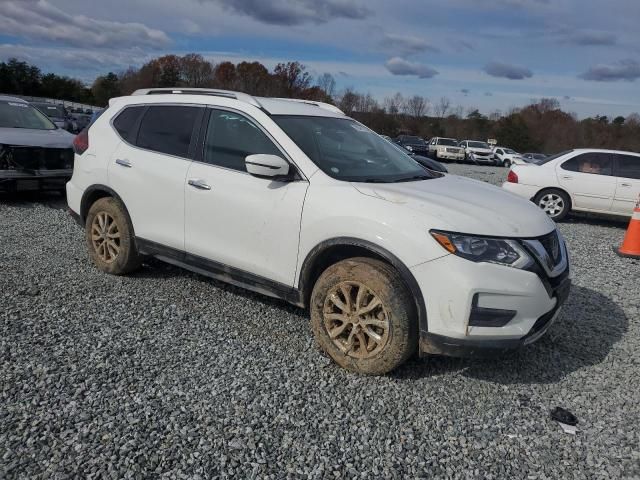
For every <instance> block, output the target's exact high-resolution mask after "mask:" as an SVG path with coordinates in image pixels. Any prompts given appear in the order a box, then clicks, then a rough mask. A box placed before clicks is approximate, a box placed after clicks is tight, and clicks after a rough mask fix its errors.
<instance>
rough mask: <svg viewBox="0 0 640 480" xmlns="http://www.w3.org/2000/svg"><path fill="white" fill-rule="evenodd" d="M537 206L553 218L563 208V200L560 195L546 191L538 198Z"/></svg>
mask: <svg viewBox="0 0 640 480" xmlns="http://www.w3.org/2000/svg"><path fill="white" fill-rule="evenodd" d="M538 206H539V207H540V208H541V209H542V210H544V212H545V213H546V214H547V215H549V216H550V217H551V218H555V217H557V216H558V215H559V214H560V213H561V212H562V211H563V210H564V200H563V199H562V197H561V196H560V195H556V194H555V193H547V194H546V195H544V196H543V197H542V198H541V199H540V201H539V202H538Z"/></svg>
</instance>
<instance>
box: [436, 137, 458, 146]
mask: <svg viewBox="0 0 640 480" xmlns="http://www.w3.org/2000/svg"><path fill="white" fill-rule="evenodd" d="M438 145H446V146H448V147H457V146H458V144H457V143H456V141H455V140H454V139H453V138H439V139H438Z"/></svg>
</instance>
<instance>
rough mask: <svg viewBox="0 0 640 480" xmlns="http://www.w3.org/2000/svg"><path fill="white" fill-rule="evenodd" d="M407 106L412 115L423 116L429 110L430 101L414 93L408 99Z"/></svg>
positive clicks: (415, 116)
mask: <svg viewBox="0 0 640 480" xmlns="http://www.w3.org/2000/svg"><path fill="white" fill-rule="evenodd" d="M406 108H407V113H408V114H409V115H411V116H412V117H414V118H422V117H424V116H425V115H426V114H427V113H428V112H429V101H428V100H427V99H426V98H424V97H422V96H420V95H414V96H413V97H410V98H409V99H407V101H406Z"/></svg>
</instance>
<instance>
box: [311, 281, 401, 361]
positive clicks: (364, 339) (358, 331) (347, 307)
mask: <svg viewBox="0 0 640 480" xmlns="http://www.w3.org/2000/svg"><path fill="white" fill-rule="evenodd" d="M323 320H324V326H325V328H326V330H327V333H328V334H329V338H330V339H331V341H332V342H333V343H334V344H335V345H336V346H337V347H338V348H339V349H340V350H341V351H342V353H344V354H345V355H348V356H350V357H354V358H359V359H363V358H371V357H374V356H376V355H377V354H378V353H379V352H380V351H381V350H382V349H383V348H384V347H385V345H386V344H387V342H388V340H389V330H390V327H389V314H388V312H387V309H386V308H385V306H384V305H383V303H382V301H381V300H380V298H379V297H378V296H377V295H376V294H375V293H374V292H373V291H372V290H371V289H370V288H369V287H367V286H366V285H364V284H362V283H360V282H342V283H339V284H338V285H336V286H335V287H333V288H332V289H331V290H330V291H329V293H328V295H327V297H326V299H325V303H324V310H323Z"/></svg>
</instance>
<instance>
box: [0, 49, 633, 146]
mask: <svg viewBox="0 0 640 480" xmlns="http://www.w3.org/2000/svg"><path fill="white" fill-rule="evenodd" d="M149 87H196V88H197V87H204V88H220V89H226V90H236V91H241V92H245V93H248V94H251V95H257V96H273V97H288V98H302V99H307V100H315V101H323V102H328V103H333V104H335V105H337V106H338V107H339V108H341V109H342V110H343V111H344V112H345V113H346V114H347V115H350V116H352V117H354V118H356V119H358V120H359V121H361V122H362V123H364V124H365V125H367V126H368V127H370V128H372V129H373V130H375V131H376V132H378V133H380V134H383V135H389V136H391V137H394V136H396V135H399V134H412V135H418V136H421V137H424V138H430V137H434V136H441V137H452V138H457V139H477V140H487V139H488V138H495V139H496V140H497V141H498V143H499V144H501V145H504V146H507V147H511V148H513V149H515V150H518V151H521V152H525V151H538V152H544V153H556V152H559V151H563V150H567V149H570V148H580V147H591V148H614V149H620V150H630V151H640V115H638V114H637V113H633V114H630V115H628V116H627V117H626V118H625V117H622V116H617V117H615V118H609V117H607V116H603V115H597V116H595V117H591V118H586V119H583V120H579V119H578V118H577V117H576V115H575V114H572V113H568V112H565V111H563V110H562V109H561V108H560V104H559V102H558V101H557V100H555V99H549V98H543V99H540V100H536V101H532V102H531V103H530V104H529V105H527V106H525V107H523V108H517V109H512V110H510V111H508V112H505V113H503V112H500V111H497V110H496V111H494V112H492V113H490V114H489V115H485V114H482V113H480V112H479V110H478V109H475V108H469V109H467V110H465V109H464V108H463V107H462V106H455V105H453V104H452V102H451V100H450V99H448V98H447V97H441V98H439V99H434V100H432V99H430V98H428V97H426V96H422V95H409V96H405V95H403V94H402V93H400V92H398V93H396V94H394V95H391V96H389V97H386V98H384V99H382V101H378V100H377V99H375V98H374V97H373V96H372V95H371V94H370V93H362V92H358V91H356V90H355V89H353V88H345V89H343V90H340V91H338V90H337V88H336V81H335V79H334V77H333V76H332V75H330V74H328V73H325V74H322V75H319V76H318V77H317V78H313V77H312V75H311V74H310V73H309V72H308V71H307V69H306V68H305V66H304V65H302V64H301V63H300V62H287V63H279V64H277V65H276V66H275V67H274V68H273V69H271V70H269V69H268V68H267V67H266V66H264V65H263V64H261V63H260V62H239V63H232V62H229V61H223V62H220V63H217V64H213V63H211V62H209V61H207V60H206V59H205V58H204V57H202V55H199V54H196V53H189V54H186V55H184V56H178V55H164V56H161V57H158V58H154V59H152V60H150V61H149V62H147V63H145V64H144V65H142V66H141V67H139V68H134V67H130V68H129V69H127V70H125V71H122V72H109V73H107V74H105V75H101V76H99V77H98V78H96V79H95V81H94V82H93V84H92V85H91V86H87V85H84V84H83V83H82V82H81V81H79V80H77V79H73V78H70V77H66V76H60V75H56V74H54V73H43V72H42V71H41V70H40V69H39V68H38V67H36V66H34V65H29V64H28V63H26V62H23V61H19V60H17V59H10V60H8V61H7V62H0V93H5V94H18V95H32V96H44V97H50V98H57V99H63V100H70V101H76V102H82V103H88V104H93V105H98V106H105V105H107V104H108V101H109V98H112V97H116V96H121V95H128V94H130V93H132V92H133V91H134V90H137V89H139V88H149Z"/></svg>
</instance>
